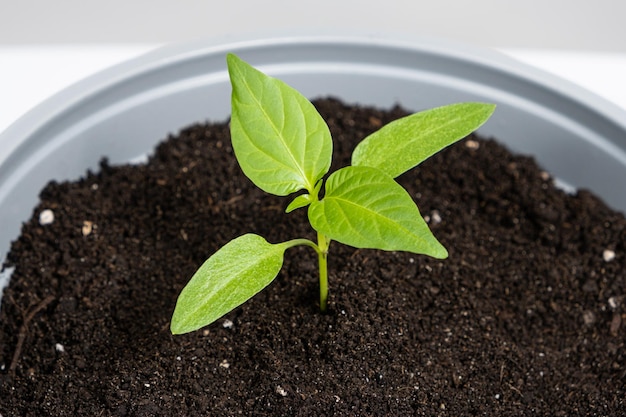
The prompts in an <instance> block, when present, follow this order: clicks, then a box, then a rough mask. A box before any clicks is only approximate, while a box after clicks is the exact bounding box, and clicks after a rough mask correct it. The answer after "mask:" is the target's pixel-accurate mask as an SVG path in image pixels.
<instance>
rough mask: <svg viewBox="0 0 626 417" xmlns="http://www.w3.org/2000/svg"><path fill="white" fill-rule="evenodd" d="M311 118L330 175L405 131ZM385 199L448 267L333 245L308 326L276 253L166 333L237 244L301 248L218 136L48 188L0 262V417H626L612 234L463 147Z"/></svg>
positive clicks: (329, 108) (536, 180)
mask: <svg viewBox="0 0 626 417" xmlns="http://www.w3.org/2000/svg"><path fill="white" fill-rule="evenodd" d="M316 105H317V106H318V107H319V109H320V111H321V113H322V114H323V115H325V117H327V119H328V122H329V125H330V128H331V131H332V132H333V135H334V138H335V140H336V141H338V142H336V145H335V148H336V149H335V156H334V163H335V166H334V168H337V167H340V166H343V165H346V164H348V160H349V159H348V156H349V153H350V151H351V150H352V148H353V147H354V145H355V143H356V141H357V140H358V139H361V138H362V137H363V136H364V135H365V134H367V133H369V132H370V131H373V130H375V129H377V128H378V127H380V126H381V123H386V122H387V121H389V120H390V119H392V118H396V117H398V116H400V115H402V114H403V112H402V110H401V109H398V108H396V109H392V110H391V111H380V110H373V109H368V108H361V109H359V108H356V109H355V108H349V107H345V106H343V105H342V104H340V103H338V102H336V101H332V100H330V101H317V102H316ZM128 140H132V138H128ZM545 140H549V138H545ZM400 181H401V183H402V184H403V185H404V186H406V187H407V188H408V190H409V191H410V194H411V195H412V196H413V197H414V198H415V200H416V202H417V203H418V206H419V207H420V210H421V212H422V214H423V215H424V216H426V217H428V218H429V220H430V225H431V227H432V230H433V232H434V234H435V235H436V236H437V237H438V238H439V239H440V240H441V241H442V243H443V244H444V245H445V246H446V247H447V248H448V250H449V252H450V257H449V259H447V260H443V261H440V260H434V259H430V258H427V257H421V256H416V255H412V254H407V253H396V252H381V251H374V250H355V249H353V248H349V247H345V246H342V245H340V244H337V243H334V244H333V245H332V246H331V255H330V291H331V292H330V300H329V312H328V313H327V314H321V313H320V312H319V309H318V306H317V304H316V303H317V297H318V293H317V271H316V262H317V259H316V256H315V254H314V253H313V252H312V251H311V249H309V248H295V249H290V250H289V252H288V253H287V257H286V258H287V259H286V262H285V265H284V267H283V270H282V271H281V273H280V275H279V276H278V278H277V279H276V281H274V283H273V284H272V285H271V286H270V287H268V288H267V289H266V290H264V291H263V292H262V293H261V294H259V295H258V296H257V297H255V298H253V299H252V300H251V301H249V302H248V303H246V304H244V305H243V306H242V307H240V308H238V309H237V310H235V311H234V312H232V313H230V314H229V315H227V316H226V317H225V318H224V319H221V320H219V321H218V322H217V323H215V324H214V325H212V326H209V327H208V328H205V329H202V330H200V331H197V332H195V333H192V334H188V335H184V336H172V335H171V334H170V332H169V329H168V326H169V319H170V316H171V313H172V311H173V308H174V304H175V301H176V297H177V295H178V293H179V291H180V290H181V288H182V287H183V285H184V284H185V283H186V281H187V280H188V279H189V277H190V276H191V275H192V274H193V272H194V271H195V269H196V268H197V267H198V266H199V265H200V264H201V263H202V262H203V261H204V260H205V258H207V257H208V256H209V255H210V254H211V253H213V252H214V251H216V250H217V249H218V248H219V247H220V246H222V245H224V244H225V243H226V242H228V241H229V240H230V239H232V238H234V237H236V236H238V235H241V234H243V233H246V232H255V233H258V234H261V235H263V236H265V237H266V238H267V239H268V240H269V241H270V242H278V241H283V240H287V239H291V238H294V237H309V238H314V235H313V233H312V232H311V230H310V228H309V226H308V223H307V222H306V211H305V210H298V211H296V212H294V213H291V214H290V215H285V214H284V208H285V207H286V205H287V203H288V202H289V201H290V200H288V199H286V198H275V197H272V196H267V195H264V194H263V193H262V192H261V191H259V190H257V189H255V188H254V186H253V185H251V183H250V182H249V181H248V180H246V179H245V178H244V177H243V176H242V174H241V173H240V170H239V168H238V166H237V164H236V161H235V159H234V157H233V154H232V150H231V148H230V141H229V138H228V127H227V125H226V124H216V125H203V126H193V127H190V128H188V129H185V130H183V131H182V132H181V133H180V134H179V135H178V136H176V137H171V138H170V139H169V140H168V141H166V142H165V143H163V144H162V145H160V146H159V147H158V149H157V150H156V152H155V154H154V156H153V157H151V159H150V162H149V163H148V164H146V165H141V166H119V167H117V166H116V167H113V166H110V165H108V164H107V163H106V162H103V163H102V166H101V170H100V172H98V173H89V174H88V175H86V177H85V178H84V179H81V180H80V181H78V182H73V183H51V184H50V185H49V186H47V187H46V189H45V190H44V191H43V192H42V193H41V203H40V205H39V206H38V207H37V208H36V209H35V210H34V212H33V217H32V219H31V220H30V221H29V222H27V223H26V224H25V225H24V227H23V231H22V235H21V237H20V238H19V239H18V240H17V241H16V242H15V243H14V244H13V246H12V249H11V253H10V254H9V255H8V258H7V259H8V260H7V266H14V267H15V271H14V273H13V276H12V280H11V283H10V286H9V287H8V288H7V289H6V290H5V293H4V297H3V301H2V311H1V315H0V369H1V371H0V414H1V415H2V416H3V417H13V416H156V415H158V416H170V415H171V416H207V415H210V416H231V415H254V416H266V415H272V416H401V415H402V416H413V415H415V416H422V415H423V416H472V415H486V416H530V415H543V416H583V415H584V416H618V415H626V349H625V339H626V323H624V321H625V320H626V315H625V313H626V272H625V271H626V255H625V254H626V246H625V242H626V220H625V219H624V216H623V215H621V214H619V213H616V212H614V211H611V210H610V209H609V208H607V207H606V206H605V205H604V204H603V203H602V202H600V201H599V200H598V199H597V198H596V197H594V196H593V195H591V194H590V193H588V192H584V191H581V192H579V193H578V194H577V195H574V196H570V195H567V194H565V193H563V192H561V191H560V190H558V189H556V188H555V187H554V186H553V184H552V179H551V178H549V176H548V174H547V173H545V172H543V171H542V170H541V169H540V168H538V167H537V166H536V165H535V163H534V162H533V160H532V159H530V158H527V157H521V156H512V155H511V154H510V153H508V152H507V151H506V150H505V149H503V148H502V147H501V146H499V145H498V144H496V143H495V142H493V141H489V140H487V141H483V140H481V139H477V138H471V139H469V140H463V141H461V142H459V143H458V144H456V145H455V146H452V147H450V148H449V149H447V150H445V151H444V152H442V153H440V154H438V155H436V156H435V157H433V158H431V159H430V160H428V161H427V162H426V163H424V164H423V165H422V166H420V167H419V168H418V169H415V170H413V171H412V172H410V173H409V174H406V175H405V176H403V177H401V179H400ZM46 209H49V210H52V211H53V212H54V216H55V217H54V222H53V223H51V224H49V225H43V226H42V225H40V224H39V216H40V213H41V212H42V211H43V210H46ZM610 251H612V252H610ZM611 253H615V257H614V258H613V259H611V256H610V255H611Z"/></svg>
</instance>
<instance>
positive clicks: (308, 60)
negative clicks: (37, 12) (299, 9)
mask: <svg viewBox="0 0 626 417" xmlns="http://www.w3.org/2000/svg"><path fill="white" fill-rule="evenodd" d="M227 52H235V53H237V54H239V55H240V56H241V57H242V58H244V59H246V60H248V61H249V62H251V63H252V64H253V65H255V66H258V67H259V68H260V69H262V70H263V71H266V72H268V73H270V74H272V75H275V76H278V77H280V78H281V79H283V80H284V81H286V82H287V83H289V84H291V85H293V86H294V87H296V88H297V89H299V90H300V91H302V92H303V93H304V94H305V95H307V96H309V97H319V96H328V95H332V96H335V97H338V98H341V99H343V100H344V101H347V102H355V103H361V104H371V105H377V106H382V107H388V106H392V105H393V104H396V103H400V104H402V105H403V106H405V107H406V108H408V109H411V110H420V109H424V108H429V107H434V106H438V105H443V104H448V103H453V102H459V101H467V100H479V101H485V102H492V103H496V104H497V105H498V109H497V111H496V113H495V115H494V116H493V117H492V119H491V120H490V121H489V122H488V123H487V124H486V125H485V126H484V127H483V128H482V129H481V133H482V134H483V135H487V136H493V137H495V138H497V139H499V140H500V141H501V142H503V143H504V144H506V145H507V146H508V147H509V148H510V149H512V150H513V151H516V152H521V153H525V154H532V155H534V156H535V157H536V158H537V160H538V161H539V163H540V164H541V165H543V167H544V168H545V169H547V170H548V171H550V172H551V173H552V174H553V175H555V176H556V177H557V178H558V179H559V180H560V181H561V182H562V183H563V184H566V185H568V186H572V187H584V188H589V189H592V190H593V191H594V192H595V193H597V194H598V195H600V196H601V197H603V198H604V199H605V200H606V201H607V202H608V203H609V205H611V206H613V207H614V208H617V209H619V210H621V211H624V212H626V190H625V188H624V185H623V182H624V179H625V178H626V113H625V112H624V111H623V110H620V109H619V108H618V107H616V106H613V105H612V104H610V103H608V102H606V101H604V100H602V99H600V98H598V97H596V96H594V95H592V94H590V93H588V92H586V91H584V90H582V89H581V88H578V87H576V86H574V85H572V84H570V83H567V82H565V81H563V80H560V79H558V78H556V77H553V76H550V75H548V74H545V73H542V72H540V71H538V70H535V69H533V68H531V67H528V66H525V65H522V64H520V63H518V62H516V61H514V60H512V59H510V58H507V57H505V56H503V55H500V54H498V53H496V52H494V51H489V50H482V49H476V48H472V47H468V46H459V45H457V44H450V43H447V42H441V41H434V40H432V39H413V40H398V39H382V38H370V37H345V36H344V37H320V36H295V37H278V38H266V39H256V40H229V41H226V42H218V43H207V42H197V43H192V44H186V45H178V46H173V47H167V48H163V49H160V50H158V51H156V52H153V53H149V54H147V55H145V56H143V57H140V58H138V59H135V60H132V61H129V62H127V63H124V64H122V65H118V66H116V67H114V68H111V69H109V70H106V71H103V72H101V73H99V74H97V75H95V76H93V77H91V78H89V79H87V80H84V81H82V82H80V83H77V84H76V85H74V86H72V87H70V88H68V89H66V90H64V91H63V92H61V93H59V94H57V95H55V96H54V97H52V98H51V99H49V100H47V101H46V102H44V103H43V104H41V105H40V106H38V107H37V108H35V109H33V110H32V111H30V112H29V113H28V114H27V115H25V116H24V117H22V118H21V119H20V120H18V121H17V122H16V123H15V124H13V125H12V126H11V127H9V128H8V129H7V130H6V131H5V132H4V133H3V134H2V135H0V149H1V152H0V219H1V221H0V260H3V259H4V257H5V254H6V252H7V251H8V249H9V247H10V242H11V241H12V240H14V239H15V238H16V237H17V236H18V234H19V231H20V226H21V223H22V222H23V221H25V220H27V218H28V217H29V216H30V215H31V213H32V210H33V207H34V206H35V204H36V202H37V196H38V193H39V191H40V190H41V189H42V188H43V186H44V185H45V184H46V183H47V182H48V181H49V180H51V179H55V180H66V179H76V178H78V177H80V176H82V175H84V174H85V172H86V170H87V169H95V168H96V167H97V166H98V162H99V161H100V159H101V158H102V157H104V156H106V157H108V158H109V160H110V161H111V162H112V163H122V162H128V161H133V160H137V158H140V157H142V156H145V155H146V154H147V153H149V152H151V149H152V148H153V147H154V145H155V144H156V143H157V142H158V141H160V140H161V139H163V138H165V137H166V136H167V134H168V133H170V132H177V131H178V130H179V129H180V128H182V127H184V126H187V125H189V124H192V123H194V122H198V121H205V120H207V119H209V120H224V119H225V118H226V117H228V114H229V111H230V85H229V82H228V77H227V73H226V63H225V54H226V53H227ZM0 284H1V283H0Z"/></svg>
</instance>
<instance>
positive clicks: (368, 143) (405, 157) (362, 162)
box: [352, 103, 495, 178]
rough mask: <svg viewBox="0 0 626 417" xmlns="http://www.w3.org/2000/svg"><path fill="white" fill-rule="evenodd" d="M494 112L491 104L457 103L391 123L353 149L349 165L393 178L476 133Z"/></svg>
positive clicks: (493, 106)
mask: <svg viewBox="0 0 626 417" xmlns="http://www.w3.org/2000/svg"><path fill="white" fill-rule="evenodd" d="M494 110H495V105H493V104H483V103H457V104H451V105H448V106H443V107H437V108H434V109H431V110H425V111H423V112H419V113H415V114H412V115H409V116H406V117H403V118H401V119H398V120H395V121H393V122H391V123H389V124H387V125H385V126H383V127H382V128H381V129H380V130H378V131H376V132H374V133H372V134H371V135H369V136H368V137H366V138H365V139H363V141H361V143H359V144H358V145H357V147H356V148H355V150H354V152H353V154H352V165H354V166H369V167H374V168H378V169H380V170H382V171H384V172H386V173H387V174H389V175H390V176H391V177H392V178H395V177H397V176H398V175H400V174H402V173H404V172H406V171H408V170H410V169H411V168H413V167H415V166H417V165H418V164H419V163H421V162H422V161H424V160H425V159H427V158H429V157H430V156H432V155H434V154H435V153H437V152H439V151H440V150H442V149H443V148H445V147H446V146H448V145H450V144H452V143H454V142H456V141H458V140H459V139H462V138H464V137H466V136H467V135H469V134H470V133H472V132H473V131H474V130H476V129H478V128H479V127H480V126H481V125H482V124H483V123H485V121H486V120H487V119H488V118H489V117H490V116H491V114H492V113H493V111H494Z"/></svg>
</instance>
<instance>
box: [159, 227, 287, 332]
mask: <svg viewBox="0 0 626 417" xmlns="http://www.w3.org/2000/svg"><path fill="white" fill-rule="evenodd" d="M287 247H288V245H287V244H285V243H280V244H271V243H268V242H267V241H266V240H265V239H264V238H262V237H261V236H258V235H254V234H246V235H243V236H240V237H238V238H236V239H234V240H232V241H230V242H229V243H227V244H226V245H225V246H224V247H222V248H221V249H220V250H218V251H217V252H216V253H215V254H213V256H211V257H210V258H209V259H207V260H206V261H205V262H204V264H202V266H201V267H200V269H198V271H197V272H196V273H195V274H194V276H193V277H192V278H191V280H190V281H189V283H187V285H186V286H185V288H183V290H182V292H181V293H180V295H179V296H178V301H177V302H176V308H175V309H174V314H173V316H172V322H171V325H170V328H171V331H172V333H173V334H181V333H187V332H191V331H194V330H197V329H199V328H201V327H204V326H206V325H208V324H211V323H212V322H214V321H215V320H217V319H219V318H220V317H222V316H223V315H224V314H226V313H228V312H229V311H231V310H233V309H234V308H235V307H237V306H239V305H241V304H243V303H244V302H246V301H247V300H249V299H250V298H252V297H253V296H254V295H255V294H257V293H258V292H260V291H261V290H262V289H263V288H265V287H266V286H267V285H269V284H270V283H271V282H272V281H273V280H274V278H276V276H277V275H278V272H279V271H280V268H281V267H282V265H283V255H284V252H285V250H286V249H287Z"/></svg>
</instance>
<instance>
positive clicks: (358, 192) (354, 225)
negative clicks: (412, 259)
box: [308, 167, 448, 258]
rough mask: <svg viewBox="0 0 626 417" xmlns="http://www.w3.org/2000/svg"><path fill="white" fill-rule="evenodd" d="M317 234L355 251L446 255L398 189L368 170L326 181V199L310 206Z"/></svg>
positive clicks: (351, 171)
mask: <svg viewBox="0 0 626 417" xmlns="http://www.w3.org/2000/svg"><path fill="white" fill-rule="evenodd" d="M308 214H309V221H310V222H311V225H312V226H313V228H314V229H315V230H317V231H318V232H320V233H323V234H324V235H326V236H328V237H329V238H330V239H332V240H336V241H338V242H341V243H344V244H346V245H350V246H354V247H357V248H370V249H382V250H402V251H407V252H414V253H418V254H424V255H430V256H432V257H435V258H445V257H447V256H448V252H447V251H446V249H445V248H444V247H443V246H442V245H441V243H439V242H438V241H437V239H436V238H435V237H434V236H433V234H432V233H431V231H430V229H429V228H428V225H427V224H426V222H425V221H424V219H423V218H422V216H421V215H420V212H419V210H418V208H417V206H416V205H415V203H414V202H413V199H411V196H410V195H409V194H408V193H407V192H406V190H405V189H404V188H402V186H400V185H399V184H398V183H397V182H395V181H394V180H393V178H391V177H390V176H389V175H387V174H385V173H384V172H382V171H380V170H378V169H376V168H370V167H346V168H342V169H340V170H338V171H336V172H334V173H333V174H332V175H331V176H330V177H329V178H328V180H327V181H326V193H325V196H324V199H323V200H321V201H315V202H313V203H312V204H311V206H310V207H309V212H308Z"/></svg>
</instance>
